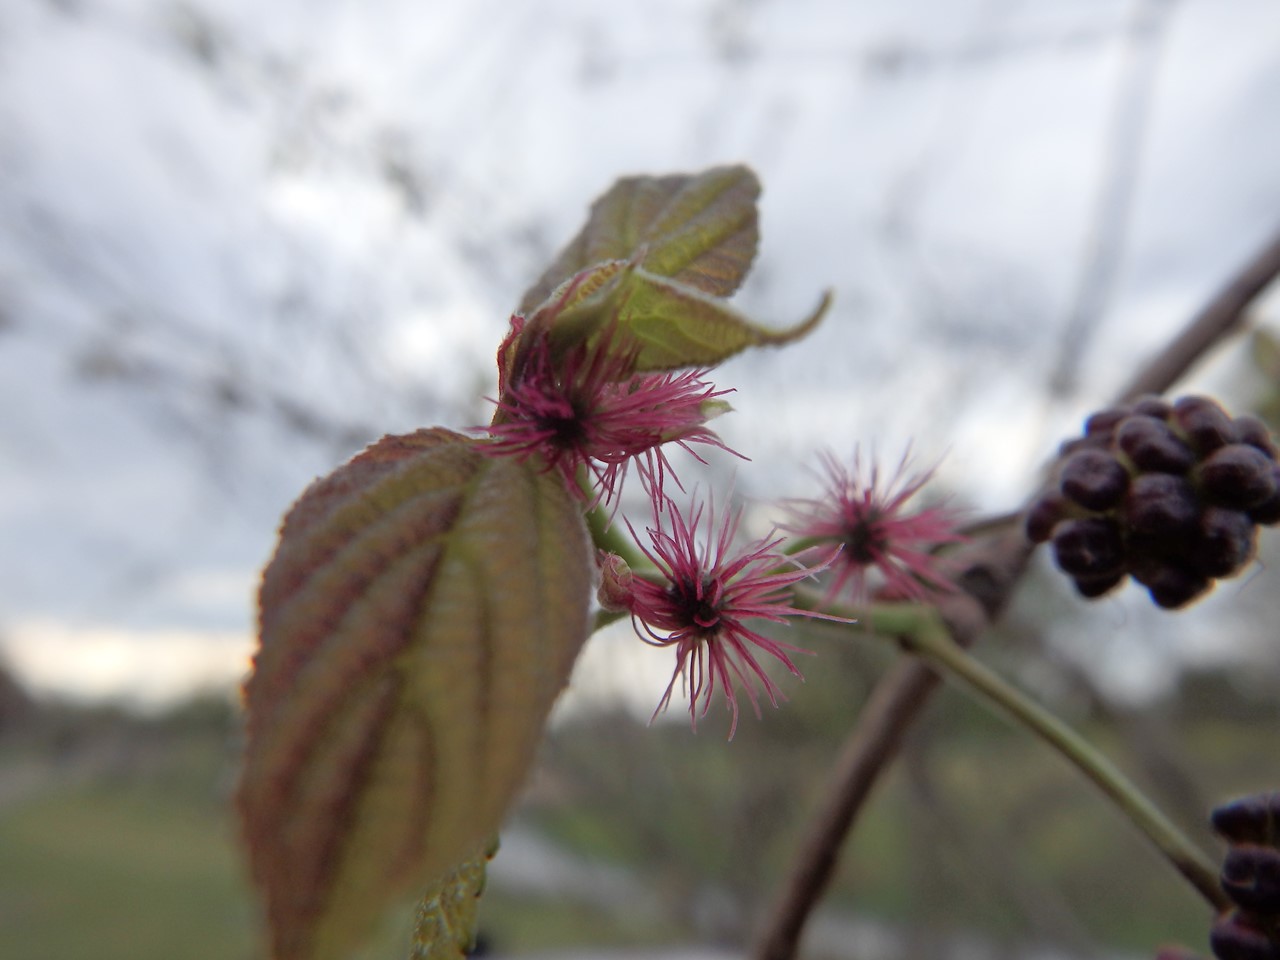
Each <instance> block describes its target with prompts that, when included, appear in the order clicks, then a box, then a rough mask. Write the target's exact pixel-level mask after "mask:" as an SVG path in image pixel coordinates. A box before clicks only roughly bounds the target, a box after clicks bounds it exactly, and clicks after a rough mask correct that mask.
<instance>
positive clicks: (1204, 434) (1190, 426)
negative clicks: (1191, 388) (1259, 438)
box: [1173, 397, 1240, 454]
mask: <svg viewBox="0 0 1280 960" xmlns="http://www.w3.org/2000/svg"><path fill="white" fill-rule="evenodd" d="M1173 420H1174V423H1175V424H1177V425H1178V427H1180V428H1181V430H1182V432H1183V433H1184V434H1186V436H1187V439H1188V440H1190V441H1191V446H1192V447H1193V448H1195V450H1196V452H1197V453H1200V454H1205V453H1210V452H1212V451H1214V450H1217V449H1218V448H1219V447H1223V446H1226V445H1227V444H1228V443H1236V442H1238V440H1239V439H1240V437H1239V434H1238V433H1237V432H1236V428H1235V424H1234V423H1233V422H1232V420H1231V417H1230V416H1229V415H1228V414H1227V412H1226V411H1225V410H1223V409H1222V407H1220V406H1218V404H1217V403H1216V402H1215V401H1213V400H1210V399H1209V398H1208V397H1182V398H1181V399H1180V400H1178V402H1177V403H1175V404H1174V405H1173Z"/></svg>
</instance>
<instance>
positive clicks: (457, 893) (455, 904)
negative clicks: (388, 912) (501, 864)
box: [409, 838, 498, 960]
mask: <svg viewBox="0 0 1280 960" xmlns="http://www.w3.org/2000/svg"><path fill="white" fill-rule="evenodd" d="M497 851H498V841H497V839H496V838H495V839H494V841H493V842H492V843H491V844H490V845H489V847H488V849H487V850H485V852H484V853H482V854H477V855H476V856H474V857H470V858H469V859H467V860H465V861H463V862H462V864H461V865H459V866H458V867H457V868H455V869H453V870H451V871H449V873H448V874H447V875H446V876H445V877H444V878H443V879H442V880H440V882H439V883H437V884H435V885H434V886H433V887H432V889H431V891H430V892H429V893H427V895H426V896H425V897H423V898H422V901H421V902H420V903H419V904H418V909H417V912H416V914H415V917H414V922H413V946H412V948H411V949H410V951H409V960H462V958H463V957H465V956H466V955H467V952H468V951H469V950H471V948H472V947H474V946H475V945H476V930H477V923H476V908H477V906H478V905H479V903H480V895H481V894H482V893H484V882H485V865H486V864H487V863H488V862H489V861H490V860H492V859H493V855H494V854H495V853H497Z"/></svg>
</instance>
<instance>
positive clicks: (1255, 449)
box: [1027, 396, 1280, 609]
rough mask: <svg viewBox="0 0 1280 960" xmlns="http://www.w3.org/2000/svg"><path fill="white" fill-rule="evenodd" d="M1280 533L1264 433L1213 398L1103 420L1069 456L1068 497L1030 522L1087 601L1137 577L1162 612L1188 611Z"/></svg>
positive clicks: (1097, 419)
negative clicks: (1266, 528) (1267, 531)
mask: <svg viewBox="0 0 1280 960" xmlns="http://www.w3.org/2000/svg"><path fill="white" fill-rule="evenodd" d="M1277 521H1280V465H1277V463H1276V448H1275V446H1274V445H1273V443H1272V441H1271V435H1270V433H1269V432H1268V430H1267V428H1266V426H1265V425H1264V424H1263V423H1262V421H1260V420H1258V419H1257V418H1256V417H1250V416H1243V417H1232V416H1230V415H1229V414H1228V413H1227V412H1226V411H1225V410H1223V409H1222V407H1220V406H1219V405H1218V404H1217V403H1216V402H1215V401H1213V400H1210V399H1208V398H1207V397H1194V396H1192V397H1182V398H1181V399H1179V400H1178V401H1176V402H1174V403H1170V402H1168V401H1166V400H1163V399H1161V398H1159V397H1144V398H1142V399H1140V400H1137V401H1135V402H1134V403H1131V404H1126V405H1124V406H1120V407H1112V408H1110V409H1107V410H1103V411H1101V412H1099V413H1095V414H1094V415H1093V416H1091V417H1090V418H1089V419H1088V420H1087V421H1085V432H1084V436H1083V437H1080V438H1077V439H1075V440H1071V441H1068V442H1067V443H1065V444H1063V447H1062V452H1061V462H1060V468H1059V473H1058V485H1057V489H1056V490H1053V491H1051V492H1049V493H1047V494H1045V495H1044V496H1043V497H1041V498H1040V499H1039V500H1038V501H1037V502H1036V503H1035V504H1033V505H1032V507H1031V510H1030V511H1029V513H1028V514H1027V536H1028V537H1030V538H1031V540H1032V541H1033V542H1035V543H1043V542H1045V541H1050V542H1051V543H1052V546H1053V556H1054V559H1055V560H1056V561H1057V564H1058V566H1059V567H1060V568H1061V569H1062V570H1063V571H1064V572H1065V573H1066V574H1068V575H1069V576H1070V577H1071V579H1072V581H1073V582H1074V583H1075V586H1076V589H1077V590H1078V591H1079V592H1080V594H1081V595H1082V596H1085V597H1089V598H1093V597H1100V596H1102V595H1103V594H1105V593H1108V592H1110V591H1111V590H1113V589H1114V588H1115V587H1117V586H1119V585H1120V584H1121V583H1122V582H1123V581H1124V578H1125V577H1126V576H1132V577H1133V579H1134V580H1136V581H1138V583H1140V584H1142V585H1143V586H1144V587H1146V588H1147V589H1148V590H1149V591H1150V593H1151V599H1152V600H1154V601H1155V602H1156V604H1158V605H1159V606H1161V607H1166V608H1170V609H1172V608H1176V607H1181V606H1184V605H1185V604H1188V603H1190V602H1191V601H1192V600H1195V599H1196V598H1197V597H1199V596H1201V595H1202V594H1204V593H1205V592H1207V591H1208V590H1209V589H1210V587H1212V586H1213V581H1214V580H1215V579H1217V578H1220V577H1230V576H1234V575H1235V574H1237V573H1239V572H1240V571H1241V570H1243V569H1244V567H1245V565H1246V564H1248V562H1249V561H1250V560H1251V559H1252V558H1253V555H1254V550H1255V546H1256V536H1257V525H1258V524H1273V523H1276V522H1277Z"/></svg>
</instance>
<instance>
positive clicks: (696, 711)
mask: <svg viewBox="0 0 1280 960" xmlns="http://www.w3.org/2000/svg"><path fill="white" fill-rule="evenodd" d="M653 510H654V526H652V527H649V528H647V533H648V534H649V540H650V542H651V544H652V548H651V549H650V548H646V547H643V546H642V547H641V550H642V551H643V553H644V555H645V556H646V557H648V559H649V560H650V562H652V563H653V565H654V566H655V567H657V568H658V571H659V574H660V577H661V579H660V581H659V580H657V579H648V578H646V577H645V576H644V575H642V574H635V575H634V576H633V577H631V578H630V580H629V581H628V582H627V585H626V589H627V594H628V595H627V596H626V597H625V598H623V602H622V605H623V606H625V607H626V608H627V609H629V610H630V612H631V620H632V623H633V624H634V625H635V628H636V632H637V633H638V634H639V635H640V638H641V639H642V640H644V641H645V642H646V643H650V644H653V645H655V646H660V647H675V649H676V667H675V671H674V672H673V673H672V676H671V682H670V683H669V684H667V689H666V692H665V693H664V694H663V696H662V700H661V701H660V702H659V703H658V707H657V709H656V710H654V716H655V717H656V716H657V715H658V714H659V713H660V712H662V711H663V710H665V709H666V708H667V706H668V704H670V702H671V694H672V692H673V690H674V689H675V684H676V680H677V679H680V678H683V681H684V684H683V685H684V689H685V692H686V694H687V695H688V698H689V717H690V720H691V722H692V724H693V726H694V728H695V729H696V728H697V723H698V718H699V717H704V716H706V714H707V710H708V709H709V708H710V706H711V701H712V699H713V697H714V695H715V692H716V690H717V688H718V689H720V690H722V691H723V692H724V697H725V701H726V704H727V706H728V708H729V710H730V711H731V713H732V714H733V720H732V723H731V724H730V727H729V738H730V739H733V735H734V732H735V731H736V730H737V728H738V699H737V691H738V687H739V686H741V688H742V689H743V690H745V691H746V694H747V698H748V700H750V702H751V706H752V707H753V708H754V709H755V712H756V716H760V698H759V696H758V695H757V693H756V687H755V685H756V684H757V683H759V685H760V687H761V688H762V689H763V690H764V692H765V694H766V695H767V696H768V698H769V702H770V703H771V704H772V705H773V706H775V707H776V706H777V705H778V701H779V699H785V697H783V695H782V691H781V690H780V689H779V688H778V685H777V683H776V682H774V680H773V679H772V678H771V677H770V676H769V674H768V673H766V672H765V670H764V668H763V667H761V665H760V662H759V660H758V659H757V653H760V652H762V653H765V654H768V655H769V656H771V657H773V658H775V659H776V660H778V661H779V662H780V663H781V664H782V665H783V666H785V667H786V668H787V669H788V670H789V671H790V672H791V673H792V674H793V675H795V676H797V677H799V676H800V671H799V669H797V667H796V665H795V664H794V663H793V662H792V660H791V657H790V656H789V654H791V653H808V652H809V651H808V650H803V649H801V648H800V647H795V646H792V645H791V644H788V643H783V642H781V641H778V640H773V639H770V638H769V637H766V636H764V635H763V634H761V633H758V632H757V631H755V630H753V629H751V628H750V627H749V626H747V621H750V620H755V619H759V620H768V621H771V622H773V623H784V622H786V620H787V618H788V617H794V616H800V617H819V618H822V619H825V620H839V621H840V622H848V621H846V620H844V619H843V618H840V617H833V616H829V615H827V614H822V613H817V612H814V611H812V610H801V609H798V608H796V607H795V606H793V605H792V591H791V588H792V587H793V586H794V584H796V583H797V582H799V581H801V580H804V579H805V578H807V577H810V576H812V575H813V574H814V572H815V571H816V570H821V569H822V568H824V567H825V566H827V565H829V564H830V563H831V562H832V560H833V559H834V558H835V555H836V553H837V552H838V550H839V548H838V547H837V548H835V549H834V550H832V551H831V552H830V553H829V555H828V556H826V557H825V559H823V560H822V561H820V562H819V563H817V564H816V565H813V566H810V567H808V568H805V567H801V566H799V565H798V564H797V562H796V561H795V560H794V559H792V558H790V557H787V556H784V555H783V554H781V553H780V552H778V546H779V545H780V544H781V543H782V542H783V540H782V538H781V537H778V538H773V539H770V538H764V539H762V540H757V541H756V542H754V543H752V544H750V545H749V546H747V547H746V548H745V549H743V550H741V551H737V552H735V551H734V550H733V540H734V538H735V537H736V536H737V533H738V526H739V523H740V521H741V517H742V513H741V511H736V512H726V513H725V516H724V521H723V523H721V525H720V528H719V530H718V532H717V530H716V522H715V510H714V506H712V507H710V508H708V509H706V510H705V516H706V521H707V522H706V534H705V542H700V539H701V538H700V530H701V527H702V521H703V517H704V508H703V506H702V505H701V504H696V505H693V506H691V507H690V516H691V517H692V519H691V520H688V521H686V520H685V518H684V516H682V515H681V514H680V512H679V511H678V510H677V509H676V506H675V504H674V503H673V502H671V501H670V500H669V499H667V501H666V504H665V510H664V505H663V504H662V503H661V502H660V501H659V500H658V499H657V498H656V497H655V500H654V508H653ZM664 513H665V514H666V516H667V517H668V518H669V520H668V521H667V522H666V523H664V521H663V515H664ZM627 526H628V527H630V522H628V524H627ZM668 527H669V529H668ZM631 533H632V536H633V537H635V530H634V529H632V531H631ZM636 539H637V541H638V540H639V538H638V537H637V538H636ZM699 704H701V708H699Z"/></svg>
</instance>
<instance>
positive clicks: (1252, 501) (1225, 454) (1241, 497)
mask: <svg viewBox="0 0 1280 960" xmlns="http://www.w3.org/2000/svg"><path fill="white" fill-rule="evenodd" d="M1274 466H1275V462H1274V461H1273V460H1271V458H1269V457H1268V456H1267V455H1266V454H1265V453H1263V452H1262V451H1261V450H1259V449H1258V448H1257V447H1254V446H1250V445H1249V444H1245V443H1230V444H1227V446H1225V447H1222V448H1220V449H1218V450H1215V451H1214V452H1213V453H1211V454H1210V455H1209V456H1208V457H1206V458H1205V460H1204V462H1203V463H1201V464H1200V467H1199V469H1198V470H1197V471H1196V473H1197V475H1198V476H1199V479H1200V483H1201V485H1202V486H1203V487H1204V490H1205V492H1206V493H1207V494H1208V495H1209V496H1210V497H1212V498H1213V499H1214V500H1215V501H1216V502H1218V503H1221V504H1223V505H1224V506H1228V507H1235V508H1236V509H1238V510H1248V509H1249V508H1250V507H1254V506H1258V505H1259V504H1262V503H1264V502H1265V501H1266V500H1267V499H1268V498H1270V497H1271V496H1272V495H1273V494H1275V492H1276V478H1275V472H1274V470H1273V468H1274Z"/></svg>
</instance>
